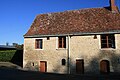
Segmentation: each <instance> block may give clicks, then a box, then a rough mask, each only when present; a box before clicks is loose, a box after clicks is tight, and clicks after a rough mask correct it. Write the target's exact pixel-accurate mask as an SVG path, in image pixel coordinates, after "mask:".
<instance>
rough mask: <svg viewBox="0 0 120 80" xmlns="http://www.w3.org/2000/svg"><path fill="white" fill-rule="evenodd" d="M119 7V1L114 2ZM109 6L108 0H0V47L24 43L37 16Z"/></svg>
mask: <svg viewBox="0 0 120 80" xmlns="http://www.w3.org/2000/svg"><path fill="white" fill-rule="evenodd" d="M116 5H117V6H118V7H120V0H116ZM105 6H109V0H0V45H5V44H6V43H9V44H10V45H12V43H18V44H23V43H24V37H23V35H24V34H25V33H26V32H27V31H28V29H29V28H30V26H31V24H32V22H33V21H34V19H35V17H36V16H37V15H38V14H45V13H51V12H63V11H66V10H76V9H83V8H96V7H105Z"/></svg>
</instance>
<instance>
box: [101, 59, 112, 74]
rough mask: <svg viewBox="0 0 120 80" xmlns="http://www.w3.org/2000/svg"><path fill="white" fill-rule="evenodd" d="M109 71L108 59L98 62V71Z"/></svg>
mask: <svg viewBox="0 0 120 80" xmlns="http://www.w3.org/2000/svg"><path fill="white" fill-rule="evenodd" d="M109 72H110V67H109V61H107V60H102V61H101V62H100V73H109Z"/></svg>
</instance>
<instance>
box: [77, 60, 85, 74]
mask: <svg viewBox="0 0 120 80" xmlns="http://www.w3.org/2000/svg"><path fill="white" fill-rule="evenodd" d="M77 61H80V64H78V65H80V67H81V69H79V70H80V71H78V70H77V69H78V67H77ZM76 73H77V74H84V59H76Z"/></svg>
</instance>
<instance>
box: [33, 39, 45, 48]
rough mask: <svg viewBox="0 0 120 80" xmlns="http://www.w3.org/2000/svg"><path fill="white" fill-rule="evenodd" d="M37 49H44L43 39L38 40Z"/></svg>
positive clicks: (36, 42)
mask: <svg viewBox="0 0 120 80" xmlns="http://www.w3.org/2000/svg"><path fill="white" fill-rule="evenodd" d="M35 47H36V49H42V48H43V40H42V39H36V41H35Z"/></svg>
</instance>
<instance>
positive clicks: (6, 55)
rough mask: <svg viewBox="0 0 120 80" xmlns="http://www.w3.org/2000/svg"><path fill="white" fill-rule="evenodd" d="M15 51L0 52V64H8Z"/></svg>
mask: <svg viewBox="0 0 120 80" xmlns="http://www.w3.org/2000/svg"><path fill="white" fill-rule="evenodd" d="M15 53H16V50H0V62H10V61H11V60H12V58H13V56H14V55H15Z"/></svg>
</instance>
